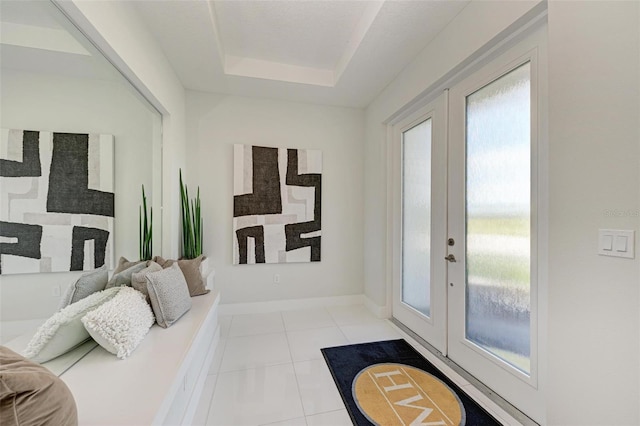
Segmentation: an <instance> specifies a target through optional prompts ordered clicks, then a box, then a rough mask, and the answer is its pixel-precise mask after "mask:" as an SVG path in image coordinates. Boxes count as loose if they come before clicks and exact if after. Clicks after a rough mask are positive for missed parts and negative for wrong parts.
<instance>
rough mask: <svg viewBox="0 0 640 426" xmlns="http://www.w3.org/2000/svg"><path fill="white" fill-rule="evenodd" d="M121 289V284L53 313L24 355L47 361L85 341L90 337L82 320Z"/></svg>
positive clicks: (35, 359)
mask: <svg viewBox="0 0 640 426" xmlns="http://www.w3.org/2000/svg"><path fill="white" fill-rule="evenodd" d="M118 291H120V287H114V288H110V289H107V290H102V291H99V292H97V293H93V294H92V295H90V296H87V297H85V298H84V299H82V300H79V301H77V302H76V303H72V304H71V305H69V306H67V307H66V308H64V309H61V310H60V311H58V312H56V313H55V314H53V316H52V317H51V318H49V319H48V320H46V321H45V323H44V324H42V325H41V326H40V328H38V330H37V331H36V334H35V335H34V336H33V337H32V338H31V341H30V342H29V345H27V348H26V349H25V351H24V356H25V357H27V358H29V359H31V360H33V361H36V362H40V363H43V362H47V361H49V360H51V359H53V358H55V357H58V356H60V355H62V354H64V353H66V352H68V351H70V350H71V349H73V348H75V347H76V346H78V345H80V344H82V343H83V342H84V341H85V340H87V339H89V337H90V336H89V333H88V332H87V330H86V329H85V328H84V326H83V325H82V322H81V321H80V319H81V318H82V317H83V316H85V314H86V313H87V312H89V311H91V310H93V309H96V308H97V307H98V306H100V305H101V304H103V303H105V302H107V301H108V300H111V298H113V297H114V296H115V295H116V294H118Z"/></svg>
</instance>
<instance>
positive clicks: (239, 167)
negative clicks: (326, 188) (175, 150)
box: [233, 144, 322, 265]
mask: <svg viewBox="0 0 640 426" xmlns="http://www.w3.org/2000/svg"><path fill="white" fill-rule="evenodd" d="M233 160H234V181H233V185H234V186H233V263H234V264H236V265H237V264H252V263H292V262H320V253H321V250H320V240H321V233H320V232H321V211H322V202H321V201H322V152H321V151H317V150H308V149H286V148H267V147H260V146H251V145H239V144H237V145H234V155H233Z"/></svg>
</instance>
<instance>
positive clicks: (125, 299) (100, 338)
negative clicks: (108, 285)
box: [82, 287, 155, 359]
mask: <svg viewBox="0 0 640 426" xmlns="http://www.w3.org/2000/svg"><path fill="white" fill-rule="evenodd" d="M154 322H155V319H154V318H153V312H151V308H150V307H149V304H148V303H147V302H146V300H145V298H144V295H143V294H142V293H140V292H139V291H138V290H134V289H132V288H130V287H124V288H122V290H121V291H120V292H119V293H118V294H117V295H116V296H115V297H114V298H113V299H111V300H109V301H108V302H106V303H104V304H102V305H101V306H100V307H98V308H97V309H94V310H93V311H91V312H89V313H88V314H86V315H85V316H84V317H83V318H82V324H84V327H85V328H86V329H87V331H88V332H89V334H90V335H91V337H93V340H95V341H96V342H98V344H99V345H100V346H102V347H103V348H105V349H106V350H107V351H109V352H111V353H112V354H114V355H116V356H117V357H118V358H120V359H125V358H126V357H128V356H129V355H131V352H133V350H134V349H135V348H136V347H138V345H139V344H140V342H142V340H143V339H144V336H146V334H147V332H148V331H149V328H151V326H152V325H153V323H154Z"/></svg>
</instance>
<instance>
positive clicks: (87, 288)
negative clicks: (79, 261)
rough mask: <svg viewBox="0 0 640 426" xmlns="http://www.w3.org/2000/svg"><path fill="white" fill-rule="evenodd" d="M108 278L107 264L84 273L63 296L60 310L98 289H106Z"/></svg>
mask: <svg viewBox="0 0 640 426" xmlns="http://www.w3.org/2000/svg"><path fill="white" fill-rule="evenodd" d="M108 280H109V272H107V265H102V266H101V267H99V268H97V269H94V270H93V271H91V272H87V273H86V274H82V275H81V276H80V278H78V281H76V282H75V283H73V284H71V285H70V286H69V288H68V289H67V291H66V292H65V294H64V296H62V300H61V301H60V306H59V307H58V310H60V309H62V308H66V307H67V306H69V305H70V304H72V303H76V302H77V301H78V300H80V299H84V298H85V297H87V296H89V295H91V294H93V293H95V292H97V291H102V290H104V289H105V287H106V285H107V281H108Z"/></svg>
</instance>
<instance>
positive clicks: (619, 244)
mask: <svg viewBox="0 0 640 426" xmlns="http://www.w3.org/2000/svg"><path fill="white" fill-rule="evenodd" d="M635 234H636V233H635V231H629V230H625V229H600V230H598V254H599V255H601V256H613V257H624V258H628V259H633V258H635V241H636V235H635Z"/></svg>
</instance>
